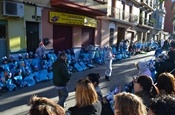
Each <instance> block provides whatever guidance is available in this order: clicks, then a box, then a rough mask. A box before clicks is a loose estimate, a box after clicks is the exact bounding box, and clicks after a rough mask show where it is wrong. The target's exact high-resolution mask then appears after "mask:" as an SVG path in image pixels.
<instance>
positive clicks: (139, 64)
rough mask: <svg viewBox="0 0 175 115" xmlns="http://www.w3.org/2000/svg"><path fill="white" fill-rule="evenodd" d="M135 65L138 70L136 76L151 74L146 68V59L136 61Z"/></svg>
mask: <svg viewBox="0 0 175 115" xmlns="http://www.w3.org/2000/svg"><path fill="white" fill-rule="evenodd" d="M136 67H137V69H138V70H139V73H138V76H139V75H147V76H150V77H152V76H151V71H150V70H149V68H148V65H147V61H146V60H140V61H138V62H137V63H136Z"/></svg>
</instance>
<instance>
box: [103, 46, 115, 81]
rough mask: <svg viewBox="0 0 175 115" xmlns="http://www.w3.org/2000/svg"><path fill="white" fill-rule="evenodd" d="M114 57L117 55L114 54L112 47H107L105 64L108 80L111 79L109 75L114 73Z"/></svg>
mask: <svg viewBox="0 0 175 115" xmlns="http://www.w3.org/2000/svg"><path fill="white" fill-rule="evenodd" d="M114 58H115V55H113V54H112V48H111V47H107V49H106V52H105V65H106V71H105V79H106V80H107V81H110V79H109V77H111V74H112V61H113V59H114Z"/></svg>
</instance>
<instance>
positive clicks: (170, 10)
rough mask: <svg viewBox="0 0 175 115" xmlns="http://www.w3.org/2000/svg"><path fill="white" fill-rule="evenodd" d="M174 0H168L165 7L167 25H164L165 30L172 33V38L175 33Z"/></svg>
mask: <svg viewBox="0 0 175 115" xmlns="http://www.w3.org/2000/svg"><path fill="white" fill-rule="evenodd" d="M172 5H173V3H172V1H171V0H166V1H165V4H164V7H165V8H166V12H167V13H166V15H165V26H164V31H166V32H169V33H170V34H171V38H173V36H174V35H175V32H174V30H175V29H174V26H173V15H174V10H173V8H172Z"/></svg>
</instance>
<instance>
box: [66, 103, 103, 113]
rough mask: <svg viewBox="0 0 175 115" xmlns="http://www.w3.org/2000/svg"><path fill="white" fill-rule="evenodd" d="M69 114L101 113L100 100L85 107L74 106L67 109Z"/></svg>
mask: <svg viewBox="0 0 175 115" xmlns="http://www.w3.org/2000/svg"><path fill="white" fill-rule="evenodd" d="M68 111H69V112H70V115H101V111H102V105H101V102H99V101H98V102H96V103H94V104H92V105H89V106H86V107H78V106H74V107H71V108H69V109H68Z"/></svg>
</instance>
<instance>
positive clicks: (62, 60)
mask: <svg viewBox="0 0 175 115" xmlns="http://www.w3.org/2000/svg"><path fill="white" fill-rule="evenodd" d="M66 59H67V56H66V53H65V52H61V53H60V55H59V58H57V60H56V61H55V62H54V63H53V65H52V70H53V85H54V86H55V89H56V90H57V92H58V97H59V101H58V104H59V105H61V106H62V107H64V102H65V101H66V99H67V97H68V93H69V92H68V87H67V83H68V82H69V80H70V77H71V74H70V73H69V71H68V68H67V64H66Z"/></svg>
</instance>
